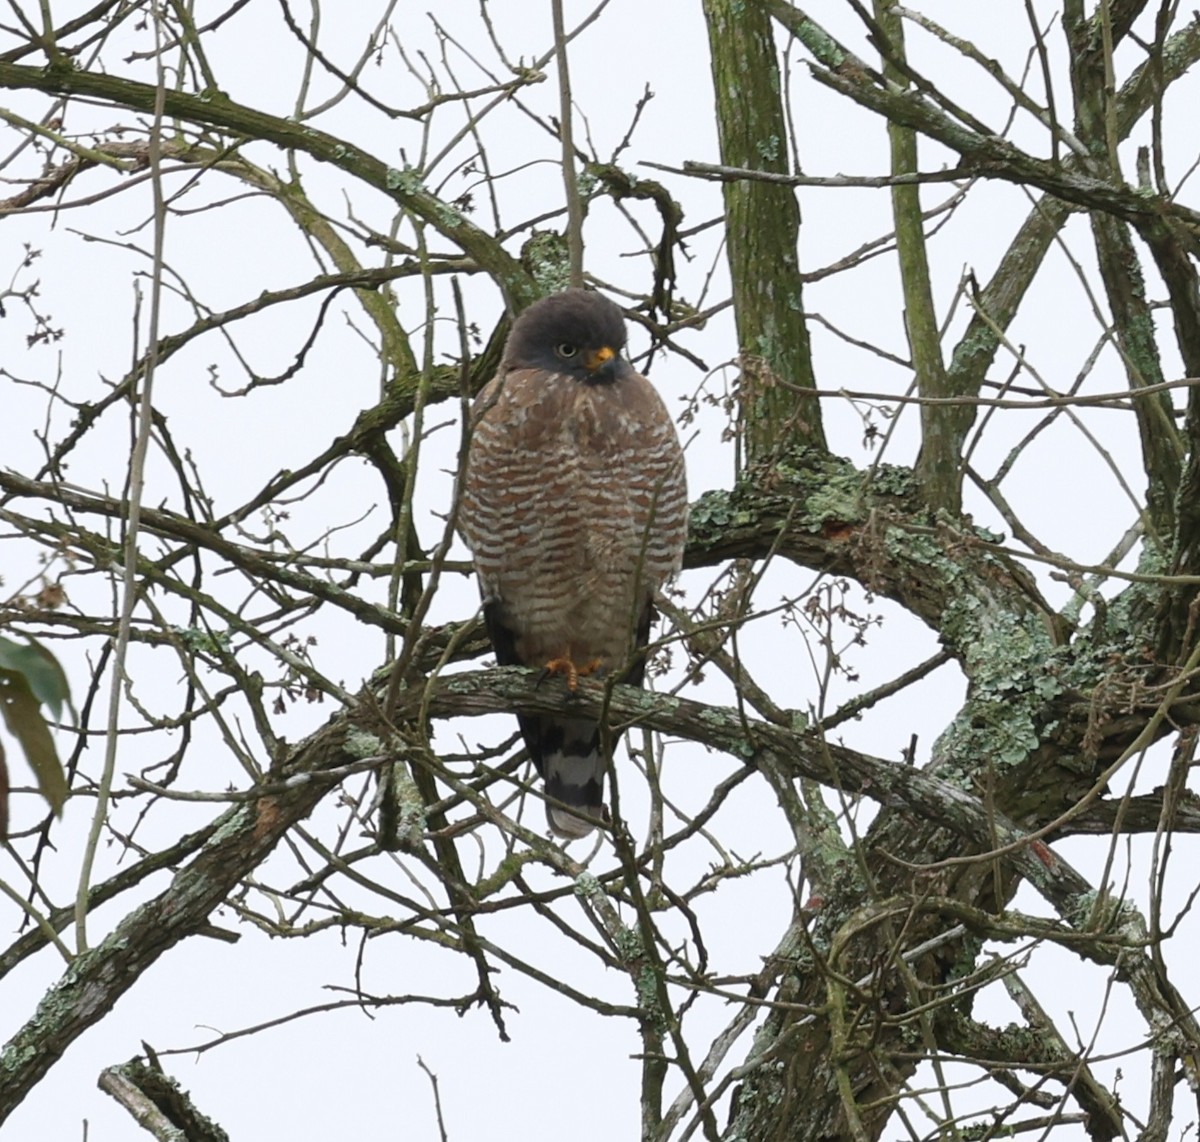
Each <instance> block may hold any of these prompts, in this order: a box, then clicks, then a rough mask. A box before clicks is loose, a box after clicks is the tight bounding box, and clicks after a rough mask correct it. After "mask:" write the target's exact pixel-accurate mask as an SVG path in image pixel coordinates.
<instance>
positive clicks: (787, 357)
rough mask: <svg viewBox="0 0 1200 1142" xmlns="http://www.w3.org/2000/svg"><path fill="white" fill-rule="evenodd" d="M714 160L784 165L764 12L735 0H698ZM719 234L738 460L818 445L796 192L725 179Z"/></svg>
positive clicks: (777, 79)
mask: <svg viewBox="0 0 1200 1142" xmlns="http://www.w3.org/2000/svg"><path fill="white" fill-rule="evenodd" d="M704 17H705V20H706V21H707V23H708V39H709V45H710V53H711V59H712V75H713V91H714V96H715V101H716V111H717V129H718V134H719V138H720V146H721V162H722V163H724V164H725V165H726V166H731V167H742V168H750V169H755V170H764V171H777V172H783V173H786V172H787V171H788V167H789V162H788V129H787V119H786V116H785V114H784V107H783V98H782V79H781V76H780V71H779V60H778V55H777V52H776V49H775V38H774V31H773V28H772V23H771V18H770V16H769V15H768V14H767V12H766V10H765V9H764V8H761V7H760V6H759V5H757V4H753V3H751V4H747V3H745V2H744V0H705V2H704ZM724 194H725V234H726V249H727V254H728V258H729V273H730V278H731V279H732V283H733V305H734V316H735V319H736V321H737V335H738V348H739V352H740V355H741V366H742V374H741V431H742V441H743V453H742V455H743V459H744V460H745V461H746V462H748V463H753V462H755V461H757V460H761V459H764V458H766V457H770V456H771V455H773V454H774V453H775V451H776V450H777V449H779V448H780V447H786V446H787V445H788V444H791V443H800V444H809V445H817V446H819V447H822V448H823V447H824V446H825V434H824V430H823V429H822V426H821V410H820V407H819V405H818V403H817V401H816V400H814V399H813V398H812V397H807V396H805V395H804V392H803V390H806V389H813V388H815V387H816V382H815V380H814V378H813V369H812V354H811V350H810V347H809V339H808V328H807V326H806V324H805V316H804V291H803V286H802V281H801V276H800V264H799V253H798V249H799V241H800V206H799V203H798V202H797V201H796V192H795V191H794V190H793V189H792V188H791V187H787V186H775V185H772V184H770V183H765V182H754V181H734V182H728V183H726V184H725V187H724Z"/></svg>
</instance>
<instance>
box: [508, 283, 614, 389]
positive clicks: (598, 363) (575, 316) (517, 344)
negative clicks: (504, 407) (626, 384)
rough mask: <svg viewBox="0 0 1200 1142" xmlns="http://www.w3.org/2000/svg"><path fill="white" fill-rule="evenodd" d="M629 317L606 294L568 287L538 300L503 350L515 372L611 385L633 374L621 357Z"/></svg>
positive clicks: (519, 322)
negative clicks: (538, 371)
mask: <svg viewBox="0 0 1200 1142" xmlns="http://www.w3.org/2000/svg"><path fill="white" fill-rule="evenodd" d="M624 348H625V319H624V318H623V317H622V316H621V311H620V310H619V309H618V308H617V306H616V305H615V304H614V303H613V302H611V301H609V300H608V298H606V297H604V296H603V295H602V294H598V293H593V292H591V291H590V290H582V289H569V290H564V291H563V292H562V293H556V294H551V295H550V296H549V297H544V298H542V299H541V301H536V302H534V303H533V305H531V306H530V307H529V308H528V309H527V310H525V312H524V313H522V314H521V316H520V317H518V318H517V320H516V323H515V324H514V325H513V328H512V332H511V333H510V334H509V336H508V344H507V345H506V346H505V349H504V360H505V365H506V366H507V367H508V368H510V369H545V370H547V371H548V372H552V373H560V374H563V375H566V376H569V377H571V378H573V379H574V380H578V381H582V382H583V383H585V384H609V383H611V382H613V381H618V380H620V379H621V378H622V377H624V376H628V375H631V374H632V373H633V366H632V365H630V364H629V362H628V361H626V360H625V358H624V357H623V356H622V355H621V350H622V349H624Z"/></svg>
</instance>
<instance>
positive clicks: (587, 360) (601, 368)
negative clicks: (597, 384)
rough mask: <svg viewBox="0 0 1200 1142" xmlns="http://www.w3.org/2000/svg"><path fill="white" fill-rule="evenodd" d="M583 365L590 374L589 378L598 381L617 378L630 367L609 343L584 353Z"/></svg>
mask: <svg viewBox="0 0 1200 1142" xmlns="http://www.w3.org/2000/svg"><path fill="white" fill-rule="evenodd" d="M583 367H584V368H585V369H587V371H588V373H589V374H590V376H589V380H596V381H611V380H615V379H616V378H617V377H619V376H621V374H622V373H624V372H626V370H627V369H628V368H629V366H628V365H627V364H626V362H625V359H624V358H623V357H621V356H620V355H619V354H618V353H617V351H616V350H615V349H613V348H612V347H611V346H609V345H603V346H601V347H600V348H599V349H595V350H591V351H589V352H586V353H584V355H583Z"/></svg>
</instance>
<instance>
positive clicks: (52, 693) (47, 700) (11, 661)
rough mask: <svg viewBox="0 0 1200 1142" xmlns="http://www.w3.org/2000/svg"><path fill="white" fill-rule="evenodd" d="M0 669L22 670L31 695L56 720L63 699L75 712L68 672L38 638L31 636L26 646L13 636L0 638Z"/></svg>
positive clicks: (59, 718) (60, 715)
mask: <svg viewBox="0 0 1200 1142" xmlns="http://www.w3.org/2000/svg"><path fill="white" fill-rule="evenodd" d="M0 670H9V671H13V672H15V673H17V674H23V675H24V676H25V680H26V681H27V682H28V683H29V688H30V690H31V691H32V692H33V696H34V697H35V698H36V699H37V700H38V701H39V702H41V703H42V704H43V705H45V706H48V707H49V709H50V713H51V714H52V715H53V717H54V720H55V721H56V722H57V721H61V720H62V708H63V703H64V702H66V703H67V705H68V706H69V707H70V708H71V712H72V714H73V713H74V710H75V708H74V706H72V705H71V690H70V687H69V686H68V685H67V676H66V675H65V674H64V673H63V668H62V667H61V666H59V664H58V659H57V658H55V657H54V655H53V654H51V653H50V652H49V651H48V650H47V649H46V648H45V647H44V646H42V644H41V643H40V642H37V641H36V640H34V639H32V638H31V639H30V640H29V644H28V645H27V646H22V645H21V644H20V643H19V642H13V641H12V639H8V638H0Z"/></svg>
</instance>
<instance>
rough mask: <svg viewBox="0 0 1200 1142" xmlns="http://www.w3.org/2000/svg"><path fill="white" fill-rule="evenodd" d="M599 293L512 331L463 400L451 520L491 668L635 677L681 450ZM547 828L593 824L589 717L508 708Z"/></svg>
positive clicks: (596, 754) (672, 530) (671, 536)
mask: <svg viewBox="0 0 1200 1142" xmlns="http://www.w3.org/2000/svg"><path fill="white" fill-rule="evenodd" d="M624 347H625V322H624V319H623V318H622V316H621V311H620V310H619V309H618V308H617V306H616V305H615V304H614V303H613V302H611V301H609V300H608V299H607V298H605V297H603V296H601V295H600V294H598V293H592V292H589V291H585V290H578V289H574V290H567V291H565V292H563V293H559V294H554V295H553V296H551V297H547V298H543V299H542V300H541V301H538V302H536V303H534V304H533V305H531V306H530V307H529V308H528V309H527V310H526V311H525V312H524V313H523V314H521V316H520V317H519V318H518V319H517V321H516V322H515V324H514V325H513V329H512V332H511V334H510V335H509V338H508V342H507V344H506V345H505V349H504V357H503V359H502V361H501V364H500V370H499V372H498V373H497V374H496V376H495V378H493V380H492V381H491V382H489V384H488V385H487V386H486V387H485V388H484V389H483V391H482V392H481V393H480V395H479V397H478V399H477V400H476V402H475V405H474V407H473V409H472V416H471V420H472V425H471V438H470V444H469V448H468V455H467V470H466V476H465V479H464V483H463V493H462V502H461V504H460V505H459V514H458V527H459V530H460V532H461V533H462V537H463V539H464V540H465V541H466V543H467V546H468V547H470V549H471V553H472V554H473V556H474V558H475V571H476V574H477V575H478V577H479V586H480V591H481V593H482V595H483V615H484V620H485V622H486V624H487V629H488V634H489V636H490V638H491V641H492V646H493V647H494V649H495V651H496V659H497V661H498V662H499V664H500V665H502V666H512V665H520V666H539V667H543V668H544V669H545V670H547V671H551V672H556V673H561V674H563V675H565V677H566V680H567V685H568V687H570V688H571V689H572V690H574V688H575V686H576V685H577V680H578V677H579V676H580V675H582V674H589V673H593V672H600V673H607V672H610V671H616V672H617V677H618V679H619V680H620V681H621V682H626V683H630V684H632V685H635V686H640V685H641V684H642V681H643V677H644V675H645V669H646V663H645V655H644V648H645V646H646V644H647V642H648V641H649V637H650V620H651V617H652V615H653V603H652V600H653V597H654V593H655V591H656V590H658V588H660V587H661V586H662V585H663V584H664V583H665V582H666V580H667V579H668V578H669V577H670V576H671V575H672V574H674V573H675V572H676V571H678V570H679V567H680V563H681V561H682V558H683V546H684V540H685V538H686V534H687V484H686V478H685V474H684V463H683V451H682V449H681V448H680V446H679V437H678V435H677V434H676V432H675V425H674V423H673V422H672V420H671V417H670V415H669V414H668V412H667V409H666V406H665V405H664V404H663V402H662V399H661V398H660V397H659V395H658V393H657V392H656V391H655V390H654V388H653V386H651V384H650V382H649V381H647V380H646V378H645V377H643V376H641V375H640V374H639V373H638V372H636V371H635V370H634V368H633V366H632V365H630V364H629V362H628V361H627V360H625V358H624V357H623V356H622V350H623V349H624ZM518 719H519V721H520V725H521V733H522V735H523V737H524V738H525V743H526V745H527V746H528V747H529V753H530V756H531V757H532V759H533V763H534V765H535V766H536V767H537V771H538V773H539V774H541V776H542V778H543V779H544V781H545V787H546V796H547V810H546V812H547V819H548V820H549V823H550V827H551V828H552V829H553V830H554V832H555V833H557V834H558V835H559V836H562V837H567V838H572V839H574V838H576V837H582V836H586V835H587V834H588V833H589V832H591V830H592V827H593V825H594V824H595V823H597V822H600V821H603V820H605V819H606V818H607V813H606V810H605V807H604V790H603V786H604V770H605V764H606V759H605V757H604V754H603V751H602V748H601V739H600V728H599V726H598V724H597V723H596V721H595V719H592V718H584V717H579V716H571V715H570V714H563V715H559V714H553V715H536V716H534V715H526V714H522V715H518Z"/></svg>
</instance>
